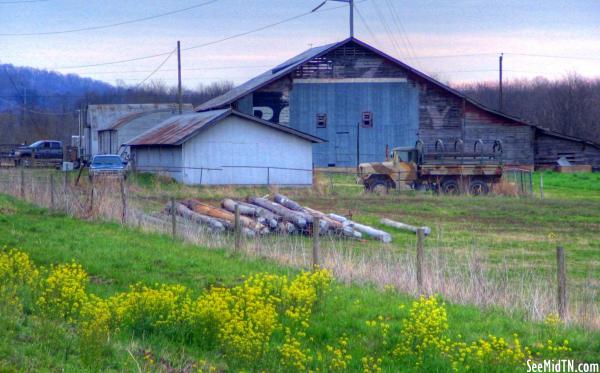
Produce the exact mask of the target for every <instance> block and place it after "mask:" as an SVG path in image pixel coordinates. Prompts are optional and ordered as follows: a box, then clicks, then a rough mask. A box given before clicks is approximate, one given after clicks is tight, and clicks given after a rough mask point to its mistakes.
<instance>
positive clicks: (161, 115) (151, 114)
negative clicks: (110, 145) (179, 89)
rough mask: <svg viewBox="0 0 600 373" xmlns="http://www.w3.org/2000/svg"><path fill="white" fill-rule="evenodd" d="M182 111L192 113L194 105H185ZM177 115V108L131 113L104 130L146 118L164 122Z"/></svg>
mask: <svg viewBox="0 0 600 373" xmlns="http://www.w3.org/2000/svg"><path fill="white" fill-rule="evenodd" d="M182 109H183V111H184V112H191V111H192V109H193V105H192V104H183V105H182ZM176 113H177V108H162V109H156V110H150V111H141V112H137V113H130V114H127V115H124V116H122V117H120V118H119V119H117V120H116V121H114V122H112V123H111V124H109V125H108V127H106V128H104V129H103V130H116V129H119V128H120V127H123V126H125V125H126V124H128V123H131V122H133V121H134V120H138V119H140V118H144V119H147V120H157V119H158V120H159V121H162V120H164V119H166V117H167V116H169V114H170V115H175V114H176Z"/></svg>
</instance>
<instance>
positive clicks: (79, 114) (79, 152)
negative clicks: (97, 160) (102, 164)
mask: <svg viewBox="0 0 600 373" xmlns="http://www.w3.org/2000/svg"><path fill="white" fill-rule="evenodd" d="M77 120H78V122H79V138H78V139H77V140H78V142H79V146H78V147H77V158H78V159H79V160H80V161H81V155H82V154H83V153H82V151H81V145H82V144H83V141H81V133H82V132H83V131H82V130H81V109H77Z"/></svg>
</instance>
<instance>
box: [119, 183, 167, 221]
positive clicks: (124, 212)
mask: <svg viewBox="0 0 600 373" xmlns="http://www.w3.org/2000/svg"><path fill="white" fill-rule="evenodd" d="M120 186H121V224H123V225H125V224H127V194H126V185H125V180H123V178H120ZM171 208H173V206H171Z"/></svg>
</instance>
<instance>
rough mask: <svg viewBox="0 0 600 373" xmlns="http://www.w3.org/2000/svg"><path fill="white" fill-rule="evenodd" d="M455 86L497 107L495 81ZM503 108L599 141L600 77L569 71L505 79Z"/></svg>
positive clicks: (483, 102)
mask: <svg viewBox="0 0 600 373" xmlns="http://www.w3.org/2000/svg"><path fill="white" fill-rule="evenodd" d="M455 88H457V89H458V90H460V91H462V92H463V93H465V94H466V95H468V96H470V97H472V98H474V99H475V100H477V101H479V102H481V103H482V104H484V105H486V106H488V107H490V108H493V109H498V108H499V100H498V96H499V94H498V86H497V84H496V83H489V82H488V83H474V84H467V85H462V86H457V87H455ZM503 111H504V112H505V113H507V114H510V115H514V116H516V117H519V118H522V119H526V120H528V121H530V122H532V123H534V124H538V125H540V126H542V127H547V128H550V129H553V130H555V131H558V132H560V133H564V134H566V135H571V136H577V137H582V138H585V139H589V140H592V141H595V142H598V143H600V78H596V79H588V78H584V77H582V76H579V75H577V74H569V75H567V76H566V77H565V78H562V79H557V80H548V79H546V78H543V77H538V78H535V79H514V80H511V81H509V82H505V83H504V110H503Z"/></svg>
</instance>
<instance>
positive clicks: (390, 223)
mask: <svg viewBox="0 0 600 373" xmlns="http://www.w3.org/2000/svg"><path fill="white" fill-rule="evenodd" d="M380 222H381V224H383V225H387V226H388V227H393V228H398V229H404V230H407V231H410V232H413V233H417V229H419V228H422V229H423V233H425V235H426V236H429V234H430V233H431V229H430V228H429V227H415V226H414V225H410V224H405V223H401V222H399V221H395V220H391V219H386V218H383V219H381V220H380Z"/></svg>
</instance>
